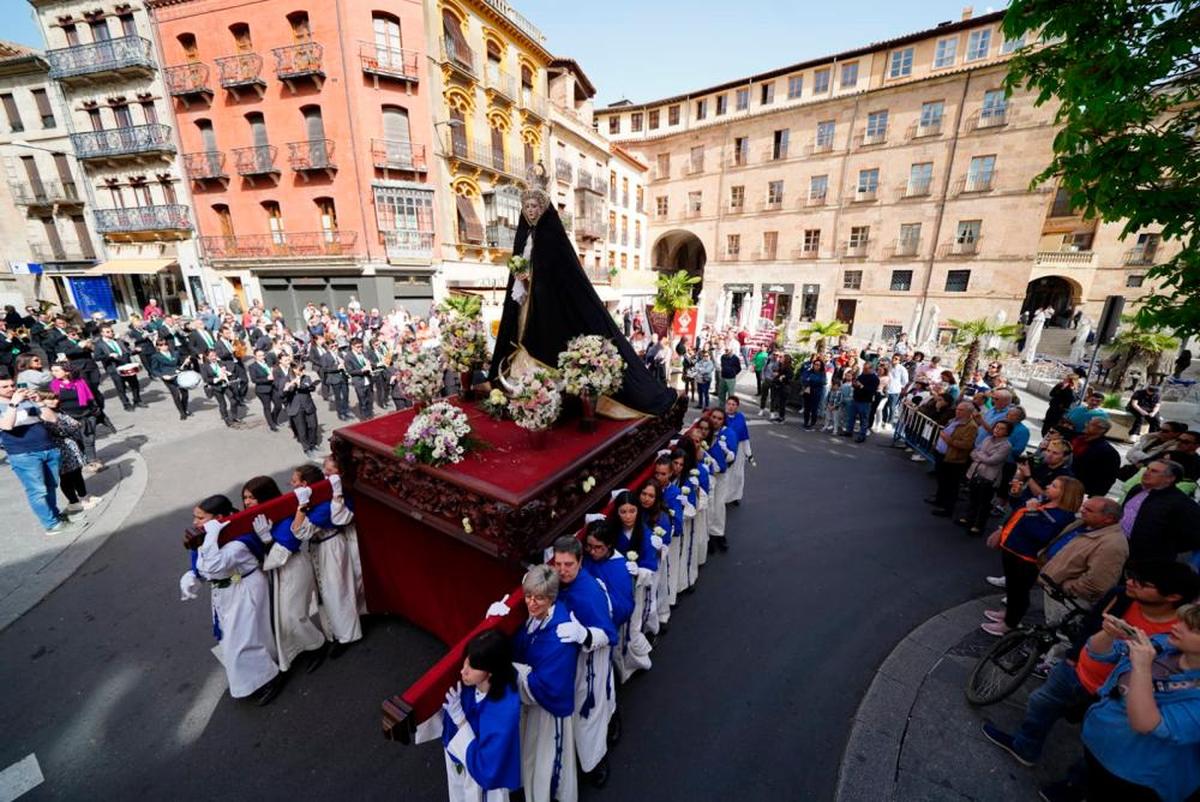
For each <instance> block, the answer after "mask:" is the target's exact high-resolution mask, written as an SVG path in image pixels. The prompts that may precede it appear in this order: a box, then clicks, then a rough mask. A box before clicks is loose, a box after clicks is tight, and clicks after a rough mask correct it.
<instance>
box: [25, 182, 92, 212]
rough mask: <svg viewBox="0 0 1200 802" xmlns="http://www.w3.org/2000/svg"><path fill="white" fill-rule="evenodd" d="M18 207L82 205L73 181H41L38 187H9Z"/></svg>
mask: <svg viewBox="0 0 1200 802" xmlns="http://www.w3.org/2000/svg"><path fill="white" fill-rule="evenodd" d="M9 186H10V188H11V190H12V195H13V200H14V201H15V202H16V204H17V205H18V206H50V205H53V204H56V203H83V198H81V197H80V196H79V188H78V187H77V186H76V185H75V182H74V181H70V182H67V183H65V184H64V183H63V182H61V181H42V182H41V183H40V184H38V185H33V184H21V183H13V184H10V185H9Z"/></svg>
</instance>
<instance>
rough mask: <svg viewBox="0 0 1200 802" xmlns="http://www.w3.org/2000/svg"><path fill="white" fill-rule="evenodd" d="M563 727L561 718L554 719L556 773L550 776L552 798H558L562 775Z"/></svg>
mask: <svg viewBox="0 0 1200 802" xmlns="http://www.w3.org/2000/svg"><path fill="white" fill-rule="evenodd" d="M562 750H563V725H562V719H561V718H557V717H556V718H555V719H554V773H553V774H551V775H550V798H551V799H557V798H558V779H559V775H560V774H562Z"/></svg>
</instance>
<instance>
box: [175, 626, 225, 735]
mask: <svg viewBox="0 0 1200 802" xmlns="http://www.w3.org/2000/svg"><path fill="white" fill-rule="evenodd" d="M215 653H216V652H215V650H214V654H215ZM217 659H218V660H219V659H220V655H219V654H218V655H217ZM226 687H228V686H227V685H226V683H225V672H224V671H219V670H216V669H212V670H210V671H209V672H208V677H207V678H206V679H205V680H204V684H203V685H201V686H200V689H199V690H198V691H197V692H196V697H195V699H193V700H192V704H191V706H190V707H188V710H187V712H186V713H184V715H183V718H182V719H181V720H180V722H179V726H178V727H176V728H175V742H176V743H177V744H179V745H180V746H190V745H192V744H193V743H195V742H196V741H198V740H200V736H201V735H203V734H204V730H205V728H206V727H208V722H209V720H210V719H211V718H212V715H213V713H214V712H216V709H217V705H219V704H220V703H221V699H222V698H223V697H224V696H225V689H226Z"/></svg>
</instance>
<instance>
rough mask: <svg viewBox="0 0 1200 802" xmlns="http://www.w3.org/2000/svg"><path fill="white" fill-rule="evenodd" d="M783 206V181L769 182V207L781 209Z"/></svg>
mask: <svg viewBox="0 0 1200 802" xmlns="http://www.w3.org/2000/svg"><path fill="white" fill-rule="evenodd" d="M781 205H783V180H782V179H777V180H775V181H769V182H767V206H768V207H771V208H779V207H780V206H781Z"/></svg>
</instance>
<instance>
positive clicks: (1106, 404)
mask: <svg viewBox="0 0 1200 802" xmlns="http://www.w3.org/2000/svg"><path fill="white" fill-rule="evenodd" d="M1123 406H1125V405H1124V404H1122V403H1121V394H1120V393H1105V394H1104V400H1103V401H1101V402H1100V408H1101V409H1121V407H1123Z"/></svg>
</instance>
